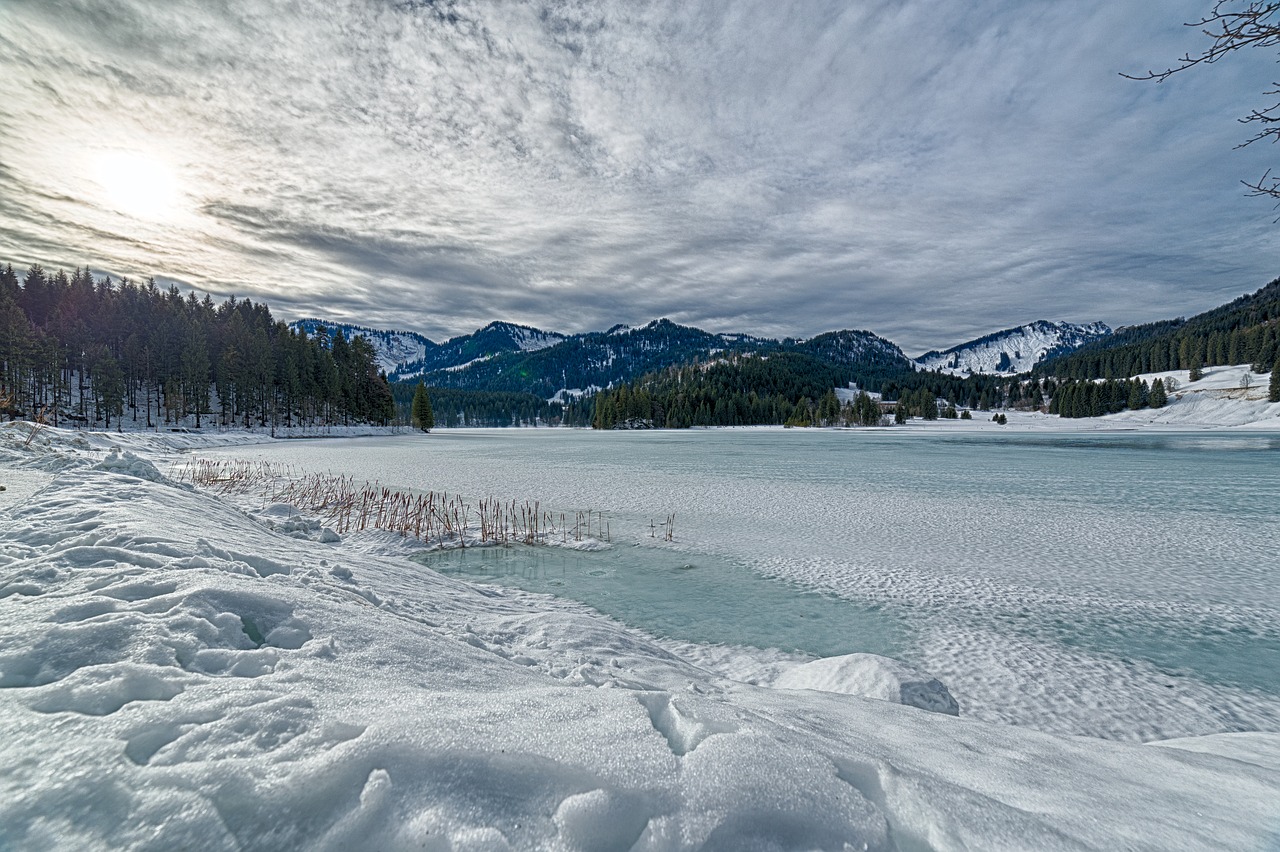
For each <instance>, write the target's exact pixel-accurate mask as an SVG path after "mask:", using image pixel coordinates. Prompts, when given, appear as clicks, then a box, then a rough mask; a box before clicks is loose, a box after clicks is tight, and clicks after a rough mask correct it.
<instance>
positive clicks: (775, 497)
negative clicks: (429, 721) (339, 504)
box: [202, 430, 1280, 740]
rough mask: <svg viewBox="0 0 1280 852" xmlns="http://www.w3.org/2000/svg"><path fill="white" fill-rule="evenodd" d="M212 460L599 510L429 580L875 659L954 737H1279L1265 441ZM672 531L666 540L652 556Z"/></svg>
mask: <svg viewBox="0 0 1280 852" xmlns="http://www.w3.org/2000/svg"><path fill="white" fill-rule="evenodd" d="M216 454H220V455H226V456H233V457H236V458H263V459H269V460H272V461H276V462H281V463H285V464H289V465H292V466H294V467H296V468H298V469H300V470H306V471H325V470H331V471H335V472H342V473H350V474H353V475H355V476H356V477H358V478H361V479H369V480H378V481H381V482H382V483H383V484H388V485H396V486H402V487H407V488H414V489H420V490H424V491H425V490H429V489H430V490H436V491H440V490H447V491H449V492H450V493H458V494H462V495H464V496H466V497H468V498H472V499H478V498H481V497H486V496H494V497H500V498H505V499H516V500H537V501H540V502H541V504H542V506H543V508H549V509H554V510H560V511H564V512H566V513H572V512H574V511H577V510H586V509H591V510H593V511H603V512H604V513H605V515H606V517H607V518H608V520H609V525H610V530H611V533H612V537H613V547H612V548H611V549H609V550H607V551H603V552H599V553H578V552H569V551H565V550H563V549H559V548H536V549H535V548H520V547H516V548H510V549H500V548H495V549H489V550H483V551H482V550H475V549H473V550H470V551H467V552H465V553H456V552H455V553H448V554H439V555H434V556H429V557H426V562H427V564H429V565H430V566H431V567H432V568H434V569H435V570H439V571H442V572H446V573H451V574H454V575H459V576H468V577H473V578H475V579H477V580H480V581H483V582H496V583H504V584H508V585H514V586H519V587H521V588H525V589H530V590H534V591H540V592H546V593H549V594H554V595H558V596H562V597H566V598H572V599H575V600H578V601H581V602H583V603H586V604H588V605H589V606H592V607H594V608H596V609H598V610H600V611H602V612H605V613H607V614H609V615H611V616H613V617H614V618H617V619H618V620H620V621H622V622H624V623H627V624H630V625H632V626H635V627H639V628H642V629H645V630H647V631H649V632H651V633H653V634H655V635H658V636H661V637H665V638H669V639H673V640H678V641H682V642H696V643H705V644H724V645H732V646H743V647H745V648H753V647H754V648H763V649H770V648H778V649H781V650H784V651H797V652H802V653H809V654H814V655H819V656H821V655H829V654H836V653H846V652H849V651H872V652H875V653H882V654H889V655H892V656H895V657H898V658H900V659H903V660H904V661H906V662H908V663H910V664H912V665H915V666H917V667H920V668H923V669H925V670H927V671H930V672H932V673H933V674H935V675H937V676H938V677H940V678H942V679H943V680H944V681H945V682H946V683H947V684H948V686H949V687H950V688H951V691H952V693H953V694H954V695H955V696H956V697H957V699H958V700H959V701H960V703H961V707H962V712H963V714H964V715H968V716H976V717H979V718H985V719H990V720H996V721H1004V722H1010V723H1014V724H1020V725H1027V726H1032V727H1036V728H1040V729H1042V730H1049V731H1055V732H1062V733H1077V734H1086V735H1092V736H1104V737H1114V738H1123V739H1141V740H1149V739H1158V738H1164V737H1173V736H1182V735H1194V734H1204V733H1212V732H1221V731H1238V730H1273V731H1274V730H1280V626H1278V625H1280V548H1277V547H1276V543H1277V542H1280V436H1277V435H1267V434H1258V433H1255V434H1251V435H1236V434H1220V433H1213V434H1204V433H1201V434H1169V433H1163V434H1137V433H1117V434H1090V435H1083V436H1082V435H1062V434H1038V435H1031V434H1025V433H1024V434H1016V433H1010V434H1004V435H991V434H947V435H929V434H920V433H907V432H905V431H901V432H894V431H884V432H848V431H819V430H728V431H702V432H650V433H643V432H637V433H622V432H609V433H600V432H586V431H571V430H518V431H517V430H492V431H479V430H477V431H465V430H459V431H448V430H446V431H440V432H437V433H433V434H431V435H428V436H422V435H405V436H400V437H393V438H373V439H351V440H324V441H296V442H288V443H281V444H274V445H269V446H255V447H237V448H228V449H226V450H222V451H216V452H208V451H202V455H216ZM671 514H674V515H675V516H676V524H675V536H674V541H673V542H671V543H667V542H664V541H662V535H661V529H659V530H658V533H657V536H656V537H651V527H650V524H651V522H656V523H658V524H661V523H662V521H663V520H664V519H665V518H666V517H667V516H668V515H671ZM708 659H709V660H710V659H711V657H708ZM708 664H712V663H710V662H709V663H708Z"/></svg>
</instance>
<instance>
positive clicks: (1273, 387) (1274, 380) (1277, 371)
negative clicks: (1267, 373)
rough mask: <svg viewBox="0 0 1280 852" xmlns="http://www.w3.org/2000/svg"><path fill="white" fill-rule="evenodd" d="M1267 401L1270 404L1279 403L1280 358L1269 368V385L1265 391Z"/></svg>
mask: <svg viewBox="0 0 1280 852" xmlns="http://www.w3.org/2000/svg"><path fill="white" fill-rule="evenodd" d="M1267 399H1268V400H1270V401H1271V402H1280V358H1278V359H1276V363H1275V365H1274V366H1272V368H1271V384H1270V386H1269V387H1268V389H1267Z"/></svg>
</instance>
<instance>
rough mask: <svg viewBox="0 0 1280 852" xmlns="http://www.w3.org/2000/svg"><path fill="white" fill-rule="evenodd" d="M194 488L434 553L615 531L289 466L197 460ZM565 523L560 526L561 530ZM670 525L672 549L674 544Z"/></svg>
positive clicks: (531, 507)
mask: <svg viewBox="0 0 1280 852" xmlns="http://www.w3.org/2000/svg"><path fill="white" fill-rule="evenodd" d="M174 478H175V479H177V480H178V481H179V482H190V483H191V484H192V485H196V486H199V487H201V488H205V489H208V490H211V491H215V492H218V493H223V494H251V493H253V494H258V495H260V496H261V497H262V499H263V501H264V502H270V503H288V504H290V505H293V506H295V507H297V508H298V509H301V510H303V511H306V512H311V513H313V514H315V515H318V516H319V517H320V518H322V519H323V521H324V522H325V523H326V524H329V525H331V526H332V527H334V529H335V530H336V531H337V532H338V533H340V534H344V535H345V534H346V533H348V532H352V531H357V532H359V531H363V530H368V529H376V530H387V531H390V532H395V533H399V534H400V535H401V536H404V537H406V538H408V537H412V538H415V539H417V540H419V541H422V542H426V543H428V544H435V545H449V546H456V547H468V546H473V545H477V544H479V545H491V544H500V545H512V544H530V545H532V544H547V543H550V542H552V541H555V539H556V538H559V539H560V542H561V543H563V544H567V543H568V542H569V541H570V538H571V537H572V540H573V541H574V542H582V541H586V540H589V539H592V538H594V539H596V540H598V541H606V542H611V541H612V540H613V535H612V525H611V524H610V522H609V519H608V518H606V517H605V514H604V513H603V512H597V511H594V510H591V509H588V510H587V511H585V512H577V513H575V514H574V515H573V516H572V524H570V523H569V521H568V519H566V516H565V514H564V513H563V512H561V513H559V514H558V515H557V513H554V512H549V511H545V510H543V508H542V506H541V504H540V503H539V502H538V501H536V500H535V501H532V502H530V501H528V500H525V501H523V502H520V501H517V500H505V501H504V500H498V499H496V498H492V497H490V498H487V499H483V500H480V501H479V502H478V503H477V504H476V505H474V506H473V505H471V504H470V503H467V502H466V501H464V500H463V499H462V498H461V497H459V496H457V495H454V496H450V495H449V494H448V493H446V492H443V491H442V492H439V493H437V492H435V491H428V492H427V493H425V494H423V493H420V492H407V491H399V490H396V489H394V488H388V487H386V486H384V485H381V484H379V483H377V482H372V483H371V482H362V483H358V482H356V481H355V478H354V477H352V476H349V475H340V474H334V473H302V472H299V471H295V470H293V469H292V468H290V467H288V466H286V465H279V464H272V463H269V462H251V461H242V460H236V459H202V458H196V459H192V460H190V461H188V462H186V463H184V464H182V465H181V466H180V467H178V468H177V469H176V470H175V471H174ZM557 519H558V523H557ZM673 519H674V515H673V516H671V517H670V518H669V519H668V522H667V524H666V525H665V526H666V527H667V534H666V536H665V540H666V541H671V540H672V538H671V525H672V522H673Z"/></svg>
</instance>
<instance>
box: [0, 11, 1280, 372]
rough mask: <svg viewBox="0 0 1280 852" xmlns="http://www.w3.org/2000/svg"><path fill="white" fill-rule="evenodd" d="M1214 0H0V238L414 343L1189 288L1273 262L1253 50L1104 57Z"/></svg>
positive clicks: (1181, 36)
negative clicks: (1195, 65)
mask: <svg viewBox="0 0 1280 852" xmlns="http://www.w3.org/2000/svg"><path fill="white" fill-rule="evenodd" d="M1211 5H1212V3H1211V0H1162V2H1161V3H1159V4H1153V3H1151V2H1150V0H1071V2H1060V0H972V2H950V3H943V2H938V0H867V2H854V0H839V1H838V2H824V0H795V1H794V2H785V0H764V2H754V0H676V1H675V2H633V0H618V1H617V2H586V0H583V2H574V0H559V1H558V2H557V0H527V2H500V0H478V2H474V3H472V2H466V0H459V2H448V0H436V2H430V0H278V2H268V0H225V2H210V0H4V2H3V3H0V261H4V262H12V263H13V264H14V265H15V266H23V267H25V266H26V265H28V264H30V263H32V262H39V263H42V264H44V265H45V266H48V267H54V268H56V267H64V268H67V269H71V268H72V267H75V266H79V265H86V264H87V265H90V266H91V267H92V268H93V269H94V270H96V271H98V272H99V273H110V274H112V275H115V276H119V275H129V276H130V277H135V278H140V277H146V276H148V275H153V276H155V277H156V278H157V279H158V280H160V281H161V282H162V283H167V282H170V281H173V282H177V283H178V284H179V285H180V286H183V287H192V288H196V289H198V290H200V291H202V292H210V293H212V294H214V295H215V296H216V297H222V296H226V295H231V294H234V295H237V296H241V297H245V296H247V297H251V298H253V299H255V300H256V299H261V300H265V301H267V302H268V303H269V304H270V305H271V306H272V309H273V311H274V312H275V313H276V314H277V316H280V317H282V318H286V319H292V318H297V317H301V316H320V317H324V318H331V319H340V320H347V321H354V322H360V323H363V324H367V325H374V326H380V327H390V328H407V329H412V330H417V331H420V332H423V333H426V334H428V335H429V336H431V337H433V338H435V339H442V338H444V337H447V336H449V335H452V334H457V333H462V332H467V331H470V330H473V329H475V328H477V327H479V326H481V325H483V324H485V323H487V322H489V321H491V320H494V319H504V320H511V321H515V322H521V323H526V324H530V325H535V326H539V327H542V328H547V329H551V330H556V331H564V332H573V331H587V330H595V329H603V328H606V327H608V326H610V325H612V324H614V323H617V322H625V323H629V324H642V323H644V322H647V321H648V320H650V319H654V318H656V317H660V316H667V317H670V318H672V319H673V320H676V321H678V322H683V323H688V324H693V325H698V326H701V327H703V328H707V329H709V330H712V331H745V332H750V333H755V334H762V335H773V336H779V335H793V336H807V335H811V334H815V333H818V332H821V331H825V330H829V329H835V328H866V329H870V330H872V331H875V332H876V333H878V334H881V335H883V336H885V337H888V338H890V339H891V340H894V341H895V342H897V343H899V344H900V345H902V346H903V347H904V348H905V349H907V350H908V352H911V353H913V354H914V353H917V352H919V351H923V350H924V349H927V348H932V347H945V346H948V345H951V344H954V343H958V342H960V341H962V340H965V339H968V338H970V337H974V336H976V335H979V334H982V333H985V332H989V331H993V330H995V329H998V328H1003V327H1007V326H1011V325H1016V324H1020V323H1023V322H1027V321H1030V320H1034V319H1040V318H1044V319H1064V320H1072V321H1089V320H1103V321H1105V322H1108V323H1111V324H1112V325H1120V324H1126V323H1132V322H1141V321H1146V320H1152V319H1161V318H1167V317H1171V316H1177V315H1179V314H1191V313H1195V312H1197V311H1200V310H1203V309H1206V308H1209V307H1212V306H1214V305H1217V304H1220V303H1221V302H1223V301H1226V300H1228V299H1230V298H1234V297H1235V296H1237V295H1239V294H1241V293H1243V292H1246V291H1252V290H1254V289H1257V288H1258V287H1260V286H1262V285H1263V284H1265V283H1267V281H1269V280H1271V279H1272V278H1274V277H1276V276H1277V275H1278V274H1280V265H1278V264H1277V263H1276V262H1275V261H1276V234H1277V233H1280V225H1276V224H1274V222H1273V220H1274V218H1275V215H1276V213H1275V211H1273V210H1272V207H1271V205H1270V204H1269V203H1268V202H1266V201H1263V200H1260V199H1248V198H1245V197H1244V188H1243V187H1242V186H1241V185H1240V180H1241V179H1257V178H1258V177H1260V176H1261V174H1262V173H1263V171H1265V170H1266V168H1267V167H1268V166H1270V165H1271V164H1272V161H1273V160H1280V152H1277V151H1276V149H1274V148H1272V147H1270V146H1267V145H1255V146H1251V147H1250V148H1246V149H1244V150H1234V149H1233V147H1234V146H1235V145H1237V144H1238V143H1239V142H1241V141H1243V140H1244V139H1246V138H1247V137H1248V128H1247V127H1244V126H1242V125H1240V124H1238V123H1237V122H1236V119H1237V118H1238V117H1240V116H1241V115H1244V114H1245V113H1247V112H1248V110H1249V109H1251V108H1254V107H1259V106H1265V105H1268V103H1269V102H1268V101H1267V99H1266V97H1265V96H1264V95H1263V94H1262V93H1263V92H1264V91H1265V90H1267V89H1268V88H1271V86H1270V84H1271V81H1272V80H1273V79H1276V78H1278V77H1280V70H1277V68H1276V66H1275V60H1276V58H1277V57H1276V56H1275V55H1273V54H1266V53H1259V52H1258V51H1255V53H1259V55H1257V56H1246V55H1240V56H1236V57H1232V58H1230V59H1228V60H1226V61H1223V62H1221V63H1219V64H1217V65H1215V66H1213V67H1209V68H1204V69H1201V70H1198V71H1195V72H1192V73H1189V74H1184V75H1180V76H1177V77H1175V78H1173V79H1171V80H1170V81H1169V82H1167V83H1164V84H1162V85H1157V84H1154V83H1138V82H1131V81H1128V80H1125V79H1123V78H1122V77H1120V76H1119V72H1122V71H1128V72H1141V71H1144V70H1146V69H1148V68H1156V69H1163V68H1164V67H1166V66H1167V65H1169V64H1170V62H1172V61H1173V60H1176V58H1177V57H1178V56H1180V55H1182V54H1183V53H1186V52H1188V51H1190V52H1193V53H1194V52H1197V51H1198V50H1200V49H1201V48H1202V47H1203V46H1204V44H1206V40H1205V39H1204V37H1203V36H1200V35H1199V34H1198V33H1197V31H1196V30H1194V29H1189V28H1187V27H1184V26H1182V23H1183V22H1184V21H1189V20H1193V19H1195V18H1198V17H1199V16H1200V15H1201V14H1202V13H1203V12H1205V11H1206V10H1207V8H1208V7H1210V6H1211ZM1153 9H1155V10H1156V11H1152V10H1153Z"/></svg>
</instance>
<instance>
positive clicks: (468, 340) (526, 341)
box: [292, 319, 1111, 401]
mask: <svg viewBox="0 0 1280 852" xmlns="http://www.w3.org/2000/svg"><path fill="white" fill-rule="evenodd" d="M292 325H293V326H294V327H295V328H297V329H302V330H305V331H306V332H307V333H308V334H311V335H314V334H315V333H316V330H317V329H318V328H319V327H321V326H324V327H325V328H327V329H328V330H329V331H330V332H334V331H341V332H342V333H343V334H344V335H345V336H348V337H351V336H354V335H363V336H364V337H365V338H366V339H367V340H369V342H370V343H372V344H373V346H374V348H375V350H376V351H377V354H378V362H379V365H380V366H381V367H382V369H383V370H385V371H386V373H387V377H388V378H389V379H390V380H392V381H410V380H420V381H423V382H424V383H426V384H427V385H429V386H432V387H452V388H461V389H468V390H486V391H517V392H529V393H534V394H536V395H538V396H540V397H542V398H544V399H558V400H561V401H564V400H565V399H566V398H571V397H574V396H577V395H580V394H581V393H583V392H588V391H590V390H592V389H594V388H604V387H610V386H614V385H617V384H620V383H623V382H629V381H633V380H634V379H636V378H638V377H639V376H641V375H644V374H645V373H650V372H654V371H657V370H662V369H664V368H667V367H670V366H674V365H680V364H687V363H690V362H694V361H710V360H713V359H717V358H726V357H730V356H732V355H767V354H769V353H771V352H798V353H801V354H806V355H811V356H813V357H815V358H818V359H820V360H822V361H825V362H828V363H832V364H836V365H841V366H857V367H858V368H859V370H860V371H862V372H865V373H872V374H887V373H891V372H899V371H903V370H942V371H944V372H947V373H950V374H952V375H961V376H962V375H967V374H972V373H985V374H987V375H1014V374H1017V373H1021V372H1025V371H1027V370H1029V369H1031V368H1032V367H1034V366H1035V365H1036V364H1039V363H1041V362H1042V361H1044V360H1045V359H1046V358H1049V357H1052V356H1055V355H1059V354H1063V353H1066V352H1070V351H1073V350H1074V349H1076V348H1078V347H1080V346H1082V345H1084V344H1086V343H1089V342H1091V341H1094V340H1098V339H1100V338H1102V337H1105V336H1106V335H1109V334H1111V329H1110V328H1108V327H1107V326H1106V325H1104V324H1103V323H1090V324H1088V325H1075V324H1072V323H1063V322H1056V323H1055V322H1048V321H1044V320H1040V321H1037V322H1033V323H1029V324H1027V325H1024V326H1019V327H1018V328H1012V329H1006V330H1004V331H999V332H995V333H994V334H989V335H986V336H984V337H981V338H978V339H977V340H973V341H970V342H968V343H964V344H961V345H959V346H953V347H952V348H950V349H947V350H945V351H942V352H937V351H933V352H928V353H925V354H924V355H922V356H920V357H919V358H916V359H912V358H910V357H908V356H907V355H906V354H905V353H903V351H902V350H901V349H900V348H899V347H898V346H897V345H895V344H894V343H892V342H890V341H888V340H885V339H884V338H882V337H880V336H878V335H876V334H873V333H871V332H869V331H858V330H842V331H832V332H827V333H825V334H820V335H818V336H816V337H812V338H808V339H795V338H786V339H783V340H775V339H771V338H762V337H754V336H752V335H748V334H725V333H719V334H716V333H712V332H708V331H703V330H702V329H699V328H694V327H691V326H683V325H678V324H676V323H674V322H671V321H670V320H668V319H658V320H654V321H653V322H650V323H648V324H647V325H643V326H640V327H635V328H633V327H631V326H626V325H616V326H614V327H612V328H610V329H608V330H607V331H601V332H588V333H585V334H570V335H565V334H558V333H555V332H549V331H543V330H541V329H537V328H532V327H529V326H524V325H516V324H514V323H508V322H493V323H490V324H489V325H486V326H485V327H484V328H481V329H479V330H477V331H476V332H474V333H472V334H466V335H460V336H458V337H454V338H451V339H449V340H447V341H445V342H444V343H436V342H434V341H432V340H430V339H428V338H427V337H424V336H423V335H420V334H417V333H415V332H409V331H387V330H383V329H373V328H368V327H365V326H360V325H351V324H347V323H328V322H324V321H322V320H318V319H304V320H299V321H297V322H295V323H293V324H292Z"/></svg>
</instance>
